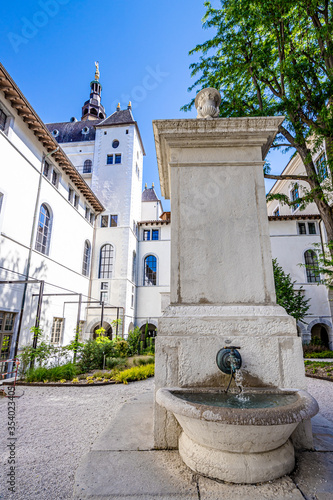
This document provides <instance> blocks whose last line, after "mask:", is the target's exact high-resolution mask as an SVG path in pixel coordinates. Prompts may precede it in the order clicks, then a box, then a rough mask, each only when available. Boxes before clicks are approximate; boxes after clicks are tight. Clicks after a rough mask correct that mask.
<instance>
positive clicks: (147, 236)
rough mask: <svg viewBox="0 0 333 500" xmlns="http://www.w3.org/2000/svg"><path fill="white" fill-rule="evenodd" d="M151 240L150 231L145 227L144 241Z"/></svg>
mask: <svg viewBox="0 0 333 500" xmlns="http://www.w3.org/2000/svg"><path fill="white" fill-rule="evenodd" d="M149 240H150V231H149V230H148V229H145V230H144V231H143V241H149Z"/></svg>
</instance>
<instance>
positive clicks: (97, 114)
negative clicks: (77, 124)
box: [81, 61, 106, 121]
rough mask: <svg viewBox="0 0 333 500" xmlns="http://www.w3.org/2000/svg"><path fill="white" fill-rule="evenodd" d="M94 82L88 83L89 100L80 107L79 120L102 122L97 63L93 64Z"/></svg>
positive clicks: (100, 87)
mask: <svg viewBox="0 0 333 500" xmlns="http://www.w3.org/2000/svg"><path fill="white" fill-rule="evenodd" d="M95 67H96V70H95V80H93V81H92V82H90V90H91V92H90V99H89V100H88V101H86V102H85V103H84V105H83V106H82V116H81V120H82V121H84V120H98V119H99V120H104V118H106V113H105V109H104V107H103V106H102V104H101V92H102V85H101V84H100V82H99V76H100V73H99V63H98V61H97V62H95Z"/></svg>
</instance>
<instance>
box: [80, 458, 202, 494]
mask: <svg viewBox="0 0 333 500" xmlns="http://www.w3.org/2000/svg"><path fill="white" fill-rule="evenodd" d="M99 497H100V498H103V499H105V498H112V500H114V499H116V498H122V499H123V498H131V499H132V500H133V499H144V498H147V499H149V498H170V499H171V498H175V499H181V498H186V499H189V500H192V499H195V500H198V498H199V497H198V491H197V485H196V476H195V475H194V474H192V473H191V471H190V470H189V469H188V468H187V467H186V466H185V465H184V464H183V462H182V461H181V459H180V457H179V454H178V452H177V451H91V452H90V453H88V454H87V455H86V456H85V457H84V459H83V460H82V462H81V465H80V466H79V468H78V470H77V472H76V477H75V485H74V499H75V500H81V499H82V500H83V499H87V500H88V499H89V500H95V499H96V498H99Z"/></svg>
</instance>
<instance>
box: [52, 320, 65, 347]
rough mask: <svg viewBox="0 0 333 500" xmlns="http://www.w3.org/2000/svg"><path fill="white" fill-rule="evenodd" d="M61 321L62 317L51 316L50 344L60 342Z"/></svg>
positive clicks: (62, 321)
mask: <svg viewBox="0 0 333 500" xmlns="http://www.w3.org/2000/svg"><path fill="white" fill-rule="evenodd" d="M63 323H64V319H63V318H53V324H52V332H51V344H59V343H60V340H61V334H62V327H63Z"/></svg>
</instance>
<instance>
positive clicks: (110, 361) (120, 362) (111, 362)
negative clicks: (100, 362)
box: [105, 358, 127, 370]
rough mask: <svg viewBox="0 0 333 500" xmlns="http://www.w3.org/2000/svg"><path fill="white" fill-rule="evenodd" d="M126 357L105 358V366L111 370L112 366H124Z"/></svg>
mask: <svg viewBox="0 0 333 500" xmlns="http://www.w3.org/2000/svg"><path fill="white" fill-rule="evenodd" d="M126 362H127V359H126V358H106V360H105V366H106V368H108V369H109V370H112V369H113V368H117V367H118V368H121V367H124V366H126Z"/></svg>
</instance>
